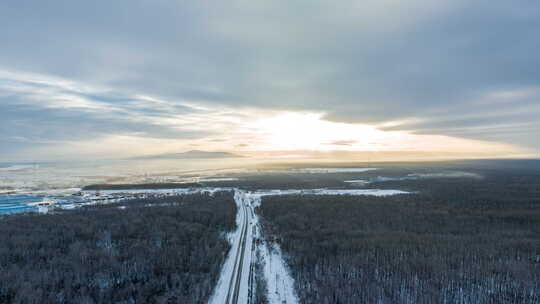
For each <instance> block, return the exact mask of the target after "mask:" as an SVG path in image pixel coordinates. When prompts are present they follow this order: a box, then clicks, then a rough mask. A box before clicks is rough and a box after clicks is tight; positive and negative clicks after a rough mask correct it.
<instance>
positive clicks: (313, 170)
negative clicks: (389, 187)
mask: <svg viewBox="0 0 540 304" xmlns="http://www.w3.org/2000/svg"><path fill="white" fill-rule="evenodd" d="M377 169H378V168H300V169H291V171H293V172H300V173H359V172H368V171H373V170H377Z"/></svg>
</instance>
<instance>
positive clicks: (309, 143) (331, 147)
mask: <svg viewBox="0 0 540 304" xmlns="http://www.w3.org/2000/svg"><path fill="white" fill-rule="evenodd" d="M323 117H324V115H323V114H320V113H303V112H284V113H278V114H276V115H272V116H269V117H268V116H267V117H266V118H260V119H258V120H256V121H254V122H251V123H247V124H246V125H244V131H248V133H249V134H250V136H249V137H250V138H254V139H256V142H254V143H252V144H251V145H250V148H251V149H252V150H258V151H306V150H310V151H323V152H324V151H424V152H444V153H453V152H460V153H462V152H469V153H486V152H490V153H512V152H515V151H516V149H517V148H516V147H515V146H512V145H506V144H501V143H495V142H486V141H480V140H471V139H463V138H457V137H451V136H445V135H422V134H415V133H412V132H408V131H383V130H380V129H378V128H377V127H375V126H371V125H367V124H350V123H340V122H332V121H327V120H324V119H323ZM244 134H246V133H244Z"/></svg>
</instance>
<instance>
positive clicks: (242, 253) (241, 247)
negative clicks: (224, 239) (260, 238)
mask: <svg viewBox="0 0 540 304" xmlns="http://www.w3.org/2000/svg"><path fill="white" fill-rule="evenodd" d="M235 199H236V200H237V206H238V208H239V210H238V212H239V214H240V216H241V227H240V241H239V242H238V248H237V250H236V256H235V257H234V266H233V271H232V274H231V277H230V281H229V286H228V292H227V298H226V300H225V302H224V303H225V304H248V303H249V289H250V286H249V283H250V280H249V277H250V271H251V256H252V255H251V248H252V243H253V234H252V231H253V227H252V226H253V211H252V206H251V204H250V201H249V199H248V198H247V197H246V196H245V195H244V193H243V192H241V191H238V190H237V192H236V193H235Z"/></svg>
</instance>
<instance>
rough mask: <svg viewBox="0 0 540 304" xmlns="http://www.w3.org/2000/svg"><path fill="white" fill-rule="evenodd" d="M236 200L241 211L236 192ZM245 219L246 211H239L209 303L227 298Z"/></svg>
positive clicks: (215, 302) (221, 303) (220, 303)
mask: <svg viewBox="0 0 540 304" xmlns="http://www.w3.org/2000/svg"><path fill="white" fill-rule="evenodd" d="M234 198H235V200H234V201H235V202H236V207H237V208H238V210H239V211H240V208H241V206H240V204H241V201H240V200H239V199H238V198H237V194H236V193H235V196H234ZM243 220H244V213H243V212H238V213H237V214H236V229H235V231H233V232H232V233H230V234H229V235H228V239H229V242H230V244H231V250H229V253H228V254H227V257H226V259H225V263H224V264H223V266H222V268H221V273H220V275H219V280H218V282H217V284H216V287H214V292H213V294H212V296H211V297H210V301H209V302H208V303H209V304H223V303H225V299H226V298H227V293H228V292H229V284H230V282H231V280H232V279H233V272H234V263H235V258H236V256H237V255H238V253H239V252H238V249H239V247H240V246H239V244H240V236H241V231H242V229H241V228H242V221H243Z"/></svg>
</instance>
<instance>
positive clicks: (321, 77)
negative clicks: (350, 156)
mask: <svg viewBox="0 0 540 304" xmlns="http://www.w3.org/2000/svg"><path fill="white" fill-rule="evenodd" d="M0 46H1V47H0V132H1V135H0V159H1V160H23V159H25V160H28V159H65V158H83V157H96V158H100V157H101V158H102V157H125V156H134V155H140V154H159V153H170V152H181V151H186V150H192V149H201V150H216V151H217V150H223V151H235V152H240V153H252V152H253V151H255V152H256V151H259V152H262V151H424V152H441V153H442V152H445V153H458V152H459V153H462V154H463V155H466V154H469V155H475V154H478V153H480V154H481V153H483V154H484V155H486V156H488V155H489V156H509V155H514V156H517V155H529V156H530V155H538V153H539V151H540V118H539V117H540V55H539V54H540V2H538V1H537V0H516V1H493V0H491V1H487V0H475V1H471V0H468V1H465V0H410V1H398V0H364V1H348V0H343V1H318V0H309V1H308V0H306V1H300V0H298V1H296V0H294V1H291V0H287V1H281V0H274V1H257V0H249V1H248V0H246V1H235V0H232V1H188V0H174V1H173V0H170V1H167V0H129V1H128V0H125V1H124V0H118V1H101V0H99V1H98V0H95V1H71V0H64V1H57V0H51V1H37V0H33V1H28V0H18V1H1V2H0Z"/></svg>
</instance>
